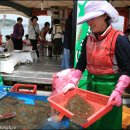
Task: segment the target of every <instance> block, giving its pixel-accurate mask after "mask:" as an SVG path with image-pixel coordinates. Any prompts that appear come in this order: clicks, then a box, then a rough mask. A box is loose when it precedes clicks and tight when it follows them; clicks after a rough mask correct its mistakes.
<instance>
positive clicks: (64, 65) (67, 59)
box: [61, 48, 70, 69]
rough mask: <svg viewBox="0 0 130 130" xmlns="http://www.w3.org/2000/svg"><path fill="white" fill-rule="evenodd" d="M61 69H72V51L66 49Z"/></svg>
mask: <svg viewBox="0 0 130 130" xmlns="http://www.w3.org/2000/svg"><path fill="white" fill-rule="evenodd" d="M61 67H62V69H67V68H70V49H66V48H64V51H63V56H62V63H61Z"/></svg>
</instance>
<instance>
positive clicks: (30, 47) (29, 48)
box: [22, 45, 32, 51]
mask: <svg viewBox="0 0 130 130" xmlns="http://www.w3.org/2000/svg"><path fill="white" fill-rule="evenodd" d="M22 50H23V51H24V50H25V51H28V50H29V51H31V50H32V46H26V45H23V48H22Z"/></svg>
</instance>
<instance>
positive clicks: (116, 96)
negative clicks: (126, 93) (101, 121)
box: [108, 90, 122, 107]
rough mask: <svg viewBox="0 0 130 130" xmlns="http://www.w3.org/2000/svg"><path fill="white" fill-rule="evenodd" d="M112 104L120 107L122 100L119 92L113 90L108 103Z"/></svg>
mask: <svg viewBox="0 0 130 130" xmlns="http://www.w3.org/2000/svg"><path fill="white" fill-rule="evenodd" d="M110 102H111V103H112V105H114V106H118V107H119V106H120V105H121V104H122V98H121V94H120V92H118V91H116V90H114V91H113V92H112V94H111V95H110V97H109V101H108V103H110Z"/></svg>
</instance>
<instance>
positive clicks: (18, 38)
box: [12, 17, 24, 50]
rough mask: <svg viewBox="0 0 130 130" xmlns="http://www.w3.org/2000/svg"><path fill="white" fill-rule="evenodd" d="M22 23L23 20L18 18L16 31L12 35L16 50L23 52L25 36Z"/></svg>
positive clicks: (15, 26)
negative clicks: (23, 38)
mask: <svg viewBox="0 0 130 130" xmlns="http://www.w3.org/2000/svg"><path fill="white" fill-rule="evenodd" d="M22 21H23V19H22V18H21V17H19V18H17V23H16V24H15V25H14V30H13V34H12V41H13V44H14V50H22V47H23V42H22V37H23V36H24V28H23V25H22Z"/></svg>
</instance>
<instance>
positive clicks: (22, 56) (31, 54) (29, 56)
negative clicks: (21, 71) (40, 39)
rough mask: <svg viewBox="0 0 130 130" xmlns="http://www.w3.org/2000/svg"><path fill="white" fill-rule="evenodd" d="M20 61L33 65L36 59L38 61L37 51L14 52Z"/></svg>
mask: <svg viewBox="0 0 130 130" xmlns="http://www.w3.org/2000/svg"><path fill="white" fill-rule="evenodd" d="M12 54H13V55H15V56H16V57H17V58H18V59H19V63H30V62H31V63H32V62H33V61H34V60H35V59H37V56H36V52H35V51H26V52H17V51H14V52H12Z"/></svg>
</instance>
